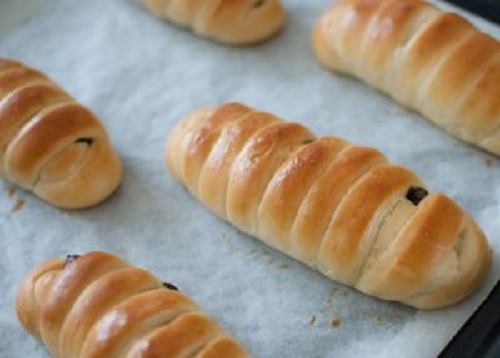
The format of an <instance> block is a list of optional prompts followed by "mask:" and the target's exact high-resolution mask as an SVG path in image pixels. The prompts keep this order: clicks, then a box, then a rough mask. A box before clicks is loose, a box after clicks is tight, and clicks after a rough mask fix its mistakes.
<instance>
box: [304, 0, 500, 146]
mask: <svg viewBox="0 0 500 358" xmlns="http://www.w3.org/2000/svg"><path fill="white" fill-rule="evenodd" d="M313 47H314V51H315V53H316V56H317V57H318V59H319V60H320V62H321V63H322V64H323V65H325V66H326V67H327V68H329V69H331V70H334V71H339V72H342V73H345V74H349V75H353V76H356V77H358V78H360V79H362V80H364V81H365V82H367V83H368V84H370V85H371V86H373V87H375V88H377V89H379V90H381V91H383V92H385V93H387V94H389V95H390V96H391V97H393V98H394V99H395V100H396V101H397V102H399V103H400V104H402V105H404V106H407V107H409V108H411V109H413V110H416V111H418V112H420V113H422V114H423V115H424V116H425V117H427V118H428V119H430V120H431V121H432V122H433V123H434V124H436V125H437V126H439V127H441V128H443V129H444V130H446V131H447V132H449V133H450V134H452V135H454V136H456V137H457V138H460V139H462V140H464V141H466V142H469V143H471V144H474V145H476V146H479V147H481V148H483V149H485V150H487V151H489V152H491V153H493V154H496V155H500V103H499V99H500V44H499V42H498V41H497V40H495V39H494V38H492V37H490V36H488V35H486V34H484V33H481V32H479V31H478V30H477V29H475V28H474V27H473V26H472V25H471V24H470V23H469V22H467V21H466V20H465V19H463V18H462V17H460V16H458V15H455V14H452V13H449V12H443V11H441V10H439V9H438V8H436V7H435V6H433V5H431V4H429V3H427V2H424V1H420V0H340V1H337V2H336V3H335V4H333V6H332V7H330V8H329V9H328V10H327V11H325V13H324V14H323V16H321V18H320V19H319V21H318V22H317V23H316V26H315V28H314V32H313Z"/></svg>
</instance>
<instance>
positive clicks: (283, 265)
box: [280, 264, 290, 269]
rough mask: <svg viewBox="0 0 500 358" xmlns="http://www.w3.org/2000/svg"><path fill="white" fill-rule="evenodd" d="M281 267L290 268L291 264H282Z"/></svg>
mask: <svg viewBox="0 0 500 358" xmlns="http://www.w3.org/2000/svg"><path fill="white" fill-rule="evenodd" d="M280 267H281V268H282V269H287V268H289V267H290V264H281V265H280Z"/></svg>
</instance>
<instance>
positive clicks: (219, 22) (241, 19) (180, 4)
mask: <svg viewBox="0 0 500 358" xmlns="http://www.w3.org/2000/svg"><path fill="white" fill-rule="evenodd" d="M142 2H143V4H144V5H145V6H146V8H148V9H149V10H150V11H151V12H152V13H153V14H155V15H156V16H158V17H159V18H162V19H167V20H170V21H172V22H173V23H175V24H177V25H180V26H182V27H187V28H190V29H192V30H193V31H194V32H195V33H197V34H199V35H201V36H205V37H209V38H211V39H213V40H216V41H220V42H224V43H228V44H234V45H237V44H251V43H256V42H260V41H263V40H265V39H267V38H269V37H271V36H272V35H274V34H275V33H276V32H277V31H278V30H279V29H280V28H281V27H282V26H283V23H284V20H285V14H284V11H283V8H282V6H281V2H280V0H142Z"/></svg>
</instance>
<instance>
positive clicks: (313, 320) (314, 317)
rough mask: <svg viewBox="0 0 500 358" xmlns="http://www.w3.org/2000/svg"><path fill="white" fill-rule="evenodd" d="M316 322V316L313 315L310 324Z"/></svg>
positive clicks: (312, 324)
mask: <svg viewBox="0 0 500 358" xmlns="http://www.w3.org/2000/svg"><path fill="white" fill-rule="evenodd" d="M315 322H316V316H312V317H311V319H310V320H309V325H310V326H314V323H315Z"/></svg>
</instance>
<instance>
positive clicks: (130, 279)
mask: <svg viewBox="0 0 500 358" xmlns="http://www.w3.org/2000/svg"><path fill="white" fill-rule="evenodd" d="M17 315H18V318H19V320H20V322H21V323H22V325H23V327H24V328H25V329H26V330H27V331H28V332H29V333H30V334H32V335H33V336H35V337H36V338H37V339H40V340H41V341H43V343H44V344H45V345H46V347H47V348H48V350H49V351H50V353H51V354H52V356H53V357H59V358H90V357H92V358H111V357H113V358H121V357H123V358H125V357H128V358H131V357H143V358H166V357H169V358H176V357H179V358H180V357H194V356H196V357H197V358H243V357H248V354H247V353H246V352H245V350H244V349H243V348H242V347H241V346H240V345H239V344H238V343H237V342H236V341H234V340H233V339H232V338H231V337H229V336H228V335H227V334H226V333H225V332H224V331H223V330H222V329H221V328H220V327H219V325H218V324H217V323H216V322H214V321H213V320H212V319H211V318H210V317H209V316H208V315H207V314H206V313H204V312H203V311H202V310H201V308H199V307H198V306H197V305H196V304H195V303H194V302H193V301H191V300H190V299H189V298H188V297H187V296H186V295H184V294H182V293H180V292H178V291H177V289H176V287H175V286H173V285H171V284H168V283H162V282H161V281H160V280H158V279H157V278H156V277H154V276H152V275H151V274H149V273H148V272H146V271H144V270H142V269H140V268H137V267H134V266H131V265H130V264H128V263H126V262H124V261H122V260H121V259H119V258H118V257H115V256H112V255H110V254H106V253H104V252H91V253H88V254H85V255H83V256H80V257H79V256H76V255H69V256H68V257H67V259H66V261H65V260H62V259H53V260H49V261H46V262H44V263H42V264H40V265H39V266H37V267H36V268H34V269H33V270H32V271H31V272H30V273H29V274H28V275H27V277H26V278H25V280H24V282H23V283H22V284H21V286H20V288H19V292H18V295H17Z"/></svg>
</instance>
